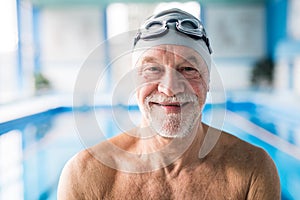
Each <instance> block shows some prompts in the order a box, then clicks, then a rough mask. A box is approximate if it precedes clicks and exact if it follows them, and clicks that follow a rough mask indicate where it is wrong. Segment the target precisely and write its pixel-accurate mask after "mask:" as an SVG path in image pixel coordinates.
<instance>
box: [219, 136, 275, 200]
mask: <svg viewBox="0 0 300 200" xmlns="http://www.w3.org/2000/svg"><path fill="white" fill-rule="evenodd" d="M221 141H222V143H223V145H224V146H223V147H222V148H223V151H224V153H223V156H222V157H223V158H222V159H221V160H227V163H229V166H231V167H232V166H235V169H239V170H240V171H242V172H243V174H244V176H245V177H248V178H249V192H248V199H280V180H279V176H278V172H277V168H276V165H275V163H274V162H273V160H272V158H271V157H270V156H269V154H268V153H267V152H266V151H265V150H263V149H262V148H260V147H257V146H254V145H252V144H250V143H248V142H245V141H243V140H241V139H239V138H237V137H235V136H233V135H231V134H228V133H224V134H223V136H222V138H221Z"/></svg>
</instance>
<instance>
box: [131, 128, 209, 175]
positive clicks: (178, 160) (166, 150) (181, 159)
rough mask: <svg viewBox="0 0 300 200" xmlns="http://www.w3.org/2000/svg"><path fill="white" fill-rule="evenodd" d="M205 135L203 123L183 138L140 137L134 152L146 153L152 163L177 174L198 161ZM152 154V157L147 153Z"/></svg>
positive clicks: (166, 171) (169, 172)
mask: <svg viewBox="0 0 300 200" xmlns="http://www.w3.org/2000/svg"><path fill="white" fill-rule="evenodd" d="M204 137H205V131H204V128H203V125H202V123H199V124H198V125H197V126H195V128H194V130H193V131H192V132H191V133H190V134H189V135H187V136H185V137H183V138H165V137H161V136H159V135H157V134H156V135H155V136H152V137H149V138H140V139H139V140H138V141H137V142H136V143H135V145H134V146H133V149H131V151H133V152H134V153H137V154H140V155H146V156H145V157H144V158H145V159H146V160H147V158H149V159H151V160H147V162H151V163H150V164H151V165H157V166H163V170H164V171H165V173H167V174H176V173H177V172H178V171H180V170H181V169H182V168H184V167H185V166H187V165H190V164H192V163H193V162H196V161H198V160H199V159H198V155H199V150H200V147H201V144H202V141H203V138H204ZM150 154H151V158H150V157H147V155H150Z"/></svg>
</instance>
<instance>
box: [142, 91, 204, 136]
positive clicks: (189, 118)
mask: <svg viewBox="0 0 300 200" xmlns="http://www.w3.org/2000/svg"><path fill="white" fill-rule="evenodd" d="M153 100H154V101H157V102H161V101H164V102H165V101H168V102H170V103H171V102H191V104H192V106H191V105H188V106H189V108H182V110H181V112H179V113H169V114H166V113H164V111H163V110H162V109H161V108H159V107H156V106H152V107H150V106H149V102H150V101H153ZM144 108H145V113H146V118H147V120H148V122H149V124H150V127H151V128H152V129H153V130H154V131H155V132H157V133H158V134H159V135H160V136H162V137H167V138H183V137H186V136H188V135H189V134H191V133H192V131H193V129H194V127H195V125H196V124H197V123H198V121H199V119H200V116H201V112H202V111H201V110H202V109H201V108H200V106H199V103H198V99H197V97H196V96H195V95H187V94H185V95H180V96H178V97H171V98H169V97H162V96H161V95H150V96H149V97H147V99H146V101H145V105H144Z"/></svg>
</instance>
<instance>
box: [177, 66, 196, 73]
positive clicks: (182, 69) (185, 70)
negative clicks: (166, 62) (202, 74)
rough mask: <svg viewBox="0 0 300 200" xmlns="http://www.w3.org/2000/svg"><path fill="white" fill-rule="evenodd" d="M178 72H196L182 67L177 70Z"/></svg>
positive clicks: (191, 68)
mask: <svg viewBox="0 0 300 200" xmlns="http://www.w3.org/2000/svg"><path fill="white" fill-rule="evenodd" d="M179 71H180V72H197V71H198V70H197V69H195V68H193V67H182V68H180V70H179Z"/></svg>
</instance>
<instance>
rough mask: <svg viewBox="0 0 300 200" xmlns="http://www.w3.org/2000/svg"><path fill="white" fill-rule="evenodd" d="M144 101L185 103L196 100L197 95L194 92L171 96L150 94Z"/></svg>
mask: <svg viewBox="0 0 300 200" xmlns="http://www.w3.org/2000/svg"><path fill="white" fill-rule="evenodd" d="M145 102H146V103H149V102H157V103H159V102H164V103H186V102H198V97H197V96H196V95H194V94H178V95H176V96H173V97H168V96H164V95H161V94H151V95H149V96H147V97H146V100H145Z"/></svg>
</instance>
